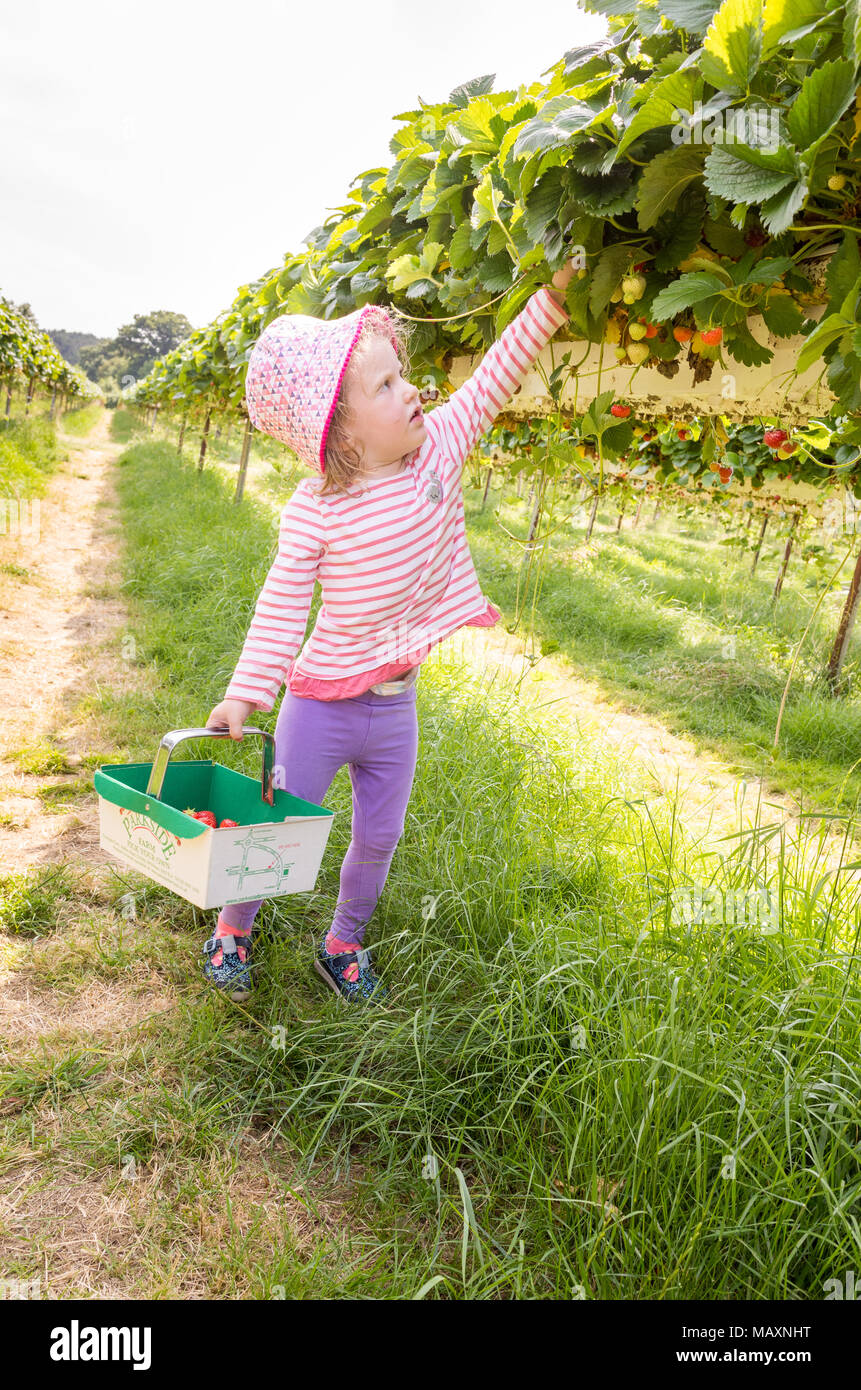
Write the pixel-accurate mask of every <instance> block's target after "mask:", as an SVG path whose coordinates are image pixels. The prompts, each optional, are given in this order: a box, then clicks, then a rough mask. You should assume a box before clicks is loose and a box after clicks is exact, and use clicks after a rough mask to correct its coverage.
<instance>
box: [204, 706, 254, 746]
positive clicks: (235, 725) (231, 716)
mask: <svg viewBox="0 0 861 1390" xmlns="http://www.w3.org/2000/svg"><path fill="white" fill-rule="evenodd" d="M254 708H255V706H254V705H253V704H249V702H248V701H247V700H222V701H221V704H220V705H216V706H215V709H214V710H213V711H212V713H211V714H210V716H209V718H208V719H207V721H206V727H207V729H217V728H222V729H223V728H224V725H225V724H227V725H228V727H229V729H230V737H231V738H233V739H236V740H237V741H238V740H240V739H242V737H243V733H242V725H243V724H244V723H245V721H246V720H247V718H248V716H249V714H250V713H251V711H252V710H253V709H254Z"/></svg>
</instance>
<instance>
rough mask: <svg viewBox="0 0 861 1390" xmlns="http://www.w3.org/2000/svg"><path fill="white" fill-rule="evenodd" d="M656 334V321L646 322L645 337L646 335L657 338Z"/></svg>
mask: <svg viewBox="0 0 861 1390" xmlns="http://www.w3.org/2000/svg"><path fill="white" fill-rule="evenodd" d="M657 336H658V325H657V324H656V323H647V324H646V337H647V338H657Z"/></svg>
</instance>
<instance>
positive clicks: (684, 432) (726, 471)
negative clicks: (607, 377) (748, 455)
mask: <svg viewBox="0 0 861 1390" xmlns="http://www.w3.org/2000/svg"><path fill="white" fill-rule="evenodd" d="M610 414H611V415H614V416H615V417H616V419H617V420H627V418H628V416H629V415H630V414H631V407H630V406H629V405H626V404H625V402H624V401H614V402H613V404H612V405H611V406H610ZM634 433H635V434H637V433H639V431H638V430H637V428H636V427H635V428H634ZM775 433H777V434H783V438H784V439H785V438H786V435H785V433H784V432H783V431H782V430H777V431H775ZM655 434H656V431H655V430H650V431H648V432H647V433H645V434H643V436H642V437H643V440H644V442H648V441H649V440H650V439H654V438H655ZM676 434H677V436H678V437H679V439H681V440H682V441H684V440H686V439H690V438H691V431H690V430H688V429H685V427H684V425H677V426H676ZM767 442H768V438H767V436H766V443H767ZM794 447H795V446H794V445H793V448H794ZM717 472H718V475H719V477H720V480H721V482H722V483H728V482H729V480H730V478H731V477H732V464H729V463H722V464H719V465H718V468H717ZM627 476H628V475H627V473H617V474H616V477H617V478H620V479H621V478H626V477H627Z"/></svg>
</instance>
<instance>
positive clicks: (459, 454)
mask: <svg viewBox="0 0 861 1390" xmlns="http://www.w3.org/2000/svg"><path fill="white" fill-rule="evenodd" d="M572 274H573V269H571V268H570V262H569V264H568V265H567V266H566V267H565V268H564V269H563V270H561V271H557V272H556V274H555V275H554V277H553V282H554V285H555V286H556V288H557V289H559V290H561V291H563V292H564V288H565V285H566V284H567V283H568V280H569V279H570V278H571V275H572ZM560 297H561V296H560ZM569 318H570V315H569V313H568V311H567V309H564V308H563V307H562V304H561V303H560V301H559V299H557V298H556V297H555V295H554V293H553V291H552V290H551V288H550V287H549V286H548V285H542V286H541V288H540V289H538V290H536V291H535V293H534V294H533V295H531V296H530V298H529V299H528V300H527V301H526V304H525V305H524V307H523V308H522V309H521V311H520V313H519V314H518V315H517V317H516V318H513V319H512V320H511V323H509V324H508V325H507V327H506V328H505V329H503V331H502V333H501V334H500V335H499V337H498V338H497V340H496V342H495V343H494V344H493V346H492V347H490V348H488V350H487V352H486V353H485V355H484V357H483V358H482V359H481V362H480V363H479V364H478V366H477V367H476V369H475V371H474V372H473V374H472V376H471V377H470V378H469V380H468V381H466V382H464V384H463V386H461V387H460V388H459V389H458V390H457V391H455V392H454V394H453V395H452V396H450V397H449V399H448V400H447V401H446V402H445V403H444V404H443V405H440V406H437V407H436V409H435V410H431V411H428V413H427V415H426V416H425V424H426V426H427V428H428V431H429V432H431V431H432V430H437V431H438V432H439V437H440V441H441V443H442V444H443V446H444V448H445V450H446V452H447V453H448V454H449V455H450V456H451V457H452V458H454V459H455V460H456V461H457V462H459V463H463V461H464V459H465V458H466V457H467V455H468V454H469V453H470V451H471V449H472V448H473V446H474V445H475V443H476V441H477V440H478V439H480V438H481V436H482V435H483V434H484V432H485V430H487V429H489V427H490V426H491V425H492V424H493V421H494V420H495V419H496V417H497V415H498V414H499V412H500V411H501V410H502V408H503V406H504V405H505V404H506V402H507V401H509V400H510V398H511V396H512V393H513V391H514V388H515V387H516V386H518V385H519V384H520V383H521V382H522V381H523V379H524V377H525V376H526V374H527V372H528V371H529V368H530V367H531V366H532V364H533V362H534V361H535V359H536V358H537V356H538V354H539V352H540V351H541V349H542V348H543V347H546V345H547V344H548V343H549V342H550V339H551V338H552V337H553V334H554V333H555V332H556V330H557V328H560V327H561V326H562V324H563V323H567V322H568V320H569Z"/></svg>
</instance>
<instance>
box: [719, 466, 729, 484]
mask: <svg viewBox="0 0 861 1390" xmlns="http://www.w3.org/2000/svg"><path fill="white" fill-rule="evenodd" d="M718 475H719V477H720V480H721V482H722V483H728V482H729V480H730V478H731V477H732V469H731V468H729V467H727V468H719V469H718Z"/></svg>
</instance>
